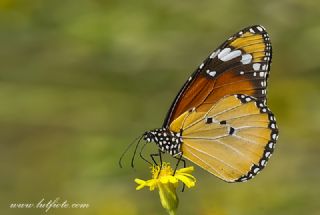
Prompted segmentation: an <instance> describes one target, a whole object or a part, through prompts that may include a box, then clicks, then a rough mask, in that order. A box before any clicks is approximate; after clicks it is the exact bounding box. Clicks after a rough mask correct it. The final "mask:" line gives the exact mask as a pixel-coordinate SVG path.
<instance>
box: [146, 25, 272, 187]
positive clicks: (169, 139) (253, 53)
mask: <svg viewBox="0 0 320 215" xmlns="http://www.w3.org/2000/svg"><path fill="white" fill-rule="evenodd" d="M271 56H272V47H271V43H270V38H269V36H268V33H267V32H266V30H265V28H264V27H263V26H261V25H255V26H250V27H247V28H244V29H242V30H241V31H239V32H237V33H236V34H234V35H233V36H231V37H230V38H229V39H228V40H226V41H225V42H224V43H222V44H221V45H220V46H219V47H218V48H217V49H216V50H215V51H213V52H212V53H211V54H210V55H209V56H208V57H207V58H206V59H205V60H204V61H203V63H201V64H200V66H199V67H198V68H197V69H196V70H195V72H194V73H193V74H192V75H191V76H190V77H189V79H188V80H187V81H186V83H185V84H184V85H183V86H182V88H181V90H180V91H179V93H178V94H177V96H176V98H175V99H174V101H173V103H172V105H171V107H170V109H169V111H168V113H167V116H166V118H165V120H164V123H163V125H162V127H161V128H159V129H154V130H150V131H147V132H145V133H144V135H143V139H144V140H145V141H146V143H149V142H154V143H155V144H156V145H157V146H158V148H159V150H160V155H161V153H169V154H170V155H172V156H173V157H175V158H180V159H182V158H185V159H187V160H189V161H191V162H193V163H195V164H197V165H198V166H200V167H201V168H203V169H204V170H206V171H208V172H210V173H211V174H213V175H215V176H217V177H218V178H220V179H222V180H224V181H226V182H243V181H247V180H249V179H251V178H253V177H254V176H255V175H256V174H258V173H259V172H260V171H261V170H262V169H263V168H264V167H265V166H266V163H267V162H268V160H269V158H270V156H271V155H272V153H273V151H274V147H275V144H276V141H277V139H278V127H277V125H276V119H275V116H274V114H273V113H272V112H271V111H270V109H269V108H268V107H267V105H266V101H267V100H266V93H267V91H266V88H267V79H268V76H269V71H270V64H271Z"/></svg>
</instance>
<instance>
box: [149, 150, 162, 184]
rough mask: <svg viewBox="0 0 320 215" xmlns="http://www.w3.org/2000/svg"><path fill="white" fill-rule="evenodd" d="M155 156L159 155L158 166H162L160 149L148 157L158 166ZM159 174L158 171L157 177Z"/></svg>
mask: <svg viewBox="0 0 320 215" xmlns="http://www.w3.org/2000/svg"><path fill="white" fill-rule="evenodd" d="M156 156H157V157H158V156H159V160H160V168H162V152H161V150H160V149H159V151H158V153H156V154H150V157H151V159H152V161H153V162H154V164H155V165H157V166H158V163H157V162H156V160H155V159H154V157H156ZM159 174H160V171H159V173H158V175H157V178H158V177H159Z"/></svg>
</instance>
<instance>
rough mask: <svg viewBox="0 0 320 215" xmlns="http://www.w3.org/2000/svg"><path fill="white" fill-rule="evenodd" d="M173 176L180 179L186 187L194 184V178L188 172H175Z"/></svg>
mask: <svg viewBox="0 0 320 215" xmlns="http://www.w3.org/2000/svg"><path fill="white" fill-rule="evenodd" d="M175 177H176V178H177V179H179V180H180V181H182V182H183V183H184V184H185V185H186V186H187V187H188V188H191V187H194V186H195V185H196V178H195V177H193V176H192V175H190V174H176V176H175Z"/></svg>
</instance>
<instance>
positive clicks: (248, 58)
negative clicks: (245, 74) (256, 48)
mask: <svg viewBox="0 0 320 215" xmlns="http://www.w3.org/2000/svg"><path fill="white" fill-rule="evenodd" d="M251 60H252V55H251V54H244V55H242V56H241V60H240V61H241V63H242V64H249V63H251Z"/></svg>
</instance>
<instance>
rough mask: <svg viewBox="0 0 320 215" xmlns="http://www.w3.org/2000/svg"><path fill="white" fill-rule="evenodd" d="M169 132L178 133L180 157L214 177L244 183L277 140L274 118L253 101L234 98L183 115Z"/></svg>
mask: <svg viewBox="0 0 320 215" xmlns="http://www.w3.org/2000/svg"><path fill="white" fill-rule="evenodd" d="M170 130H172V131H177V132H178V131H181V132H182V139H183V144H182V148H181V151H182V154H183V156H184V157H185V158H187V159H189V160H190V161H192V162H193V163H195V164H197V165H199V166H201V167H202V168H204V169H205V170H207V171H208V172H210V173H212V174H214V175H216V176H217V177H219V178H221V179H223V180H225V181H228V182H236V181H246V180H248V179H250V178H252V177H254V176H255V175H256V174H257V173H258V172H259V171H260V170H261V169H263V168H264V166H265V165H266V163H267V161H268V159H269V157H270V156H271V154H272V152H273V148H274V145H275V142H276V139H277V137H278V129H277V125H276V122H275V118H274V115H273V114H272V113H271V111H270V110H269V109H268V108H267V107H266V106H265V105H264V104H263V102H261V101H259V100H257V99H256V98H254V97H251V96H248V95H243V94H236V95H231V96H226V97H224V98H222V99H220V100H219V101H218V102H216V103H215V104H213V105H211V107H210V108H209V109H208V110H207V111H206V112H202V111H200V110H198V109H193V110H191V111H187V112H185V113H184V114H182V115H181V116H180V117H178V118H177V119H176V120H174V121H173V122H172V123H171V125H170Z"/></svg>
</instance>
